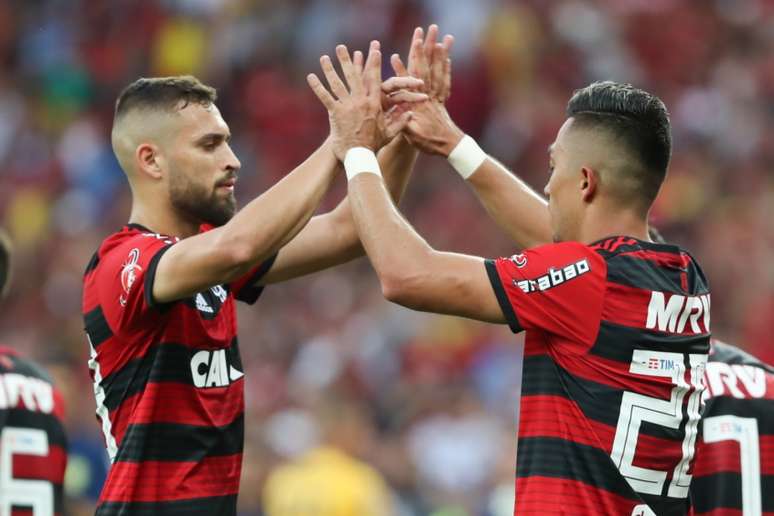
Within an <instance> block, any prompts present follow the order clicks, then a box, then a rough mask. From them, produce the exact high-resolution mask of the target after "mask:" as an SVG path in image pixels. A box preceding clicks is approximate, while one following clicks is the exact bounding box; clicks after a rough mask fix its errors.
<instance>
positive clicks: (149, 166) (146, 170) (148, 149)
mask: <svg viewBox="0 0 774 516" xmlns="http://www.w3.org/2000/svg"><path fill="white" fill-rule="evenodd" d="M134 155H135V158H136V159H137V166H138V168H139V170H140V172H141V173H143V174H146V175H148V176H150V177H152V178H153V179H161V177H162V175H163V174H162V167H161V164H162V162H163V158H162V157H161V155H160V153H159V148H158V147H157V146H156V145H154V144H152V143H141V144H140V145H138V146H137V150H135V153H134Z"/></svg>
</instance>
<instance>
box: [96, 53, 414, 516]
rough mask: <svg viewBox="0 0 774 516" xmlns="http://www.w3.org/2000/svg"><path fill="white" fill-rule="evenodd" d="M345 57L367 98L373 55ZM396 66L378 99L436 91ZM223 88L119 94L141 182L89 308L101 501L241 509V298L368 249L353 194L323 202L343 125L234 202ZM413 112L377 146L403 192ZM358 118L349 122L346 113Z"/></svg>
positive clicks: (341, 89)
mask: <svg viewBox="0 0 774 516" xmlns="http://www.w3.org/2000/svg"><path fill="white" fill-rule="evenodd" d="M337 56H338V59H339V61H340V63H341V64H342V66H343V68H344V70H345V72H346V74H347V81H346V83H345V82H342V81H340V80H339V79H338V77H337V76H335V73H334V72H333V64H332V62H331V60H330V58H328V57H327V56H325V57H324V58H323V59H322V60H321V64H322V68H323V71H324V72H325V73H326V75H328V76H329V81H330V82H329V83H330V84H331V85H332V87H333V88H334V89H335V91H336V92H337V95H338V98H339V100H340V101H341V102H342V103H344V104H346V105H347V106H348V107H349V108H351V109H352V110H354V111H358V110H360V111H364V110H365V106H364V105H363V103H362V102H360V99H359V97H358V96H357V95H351V94H350V92H349V90H348V88H352V84H355V83H354V82H353V81H355V80H356V79H359V77H360V76H362V75H364V74H371V75H372V74H373V67H374V66H378V63H376V62H375V61H374V60H373V59H372V60H369V61H367V62H366V63H365V65H364V64H363V57H362V54H361V53H359V52H357V53H355V55H354V58H351V57H350V55H349V53H348V51H347V49H346V48H345V47H343V46H340V47H339V48H337ZM421 85H422V81H420V80H417V79H412V78H394V79H391V80H389V81H386V82H385V83H384V84H381V83H380V85H379V88H378V91H377V92H375V95H376V97H377V98H378V99H379V102H380V103H384V104H385V107H387V108H389V107H390V105H389V103H390V102H403V101H412V100H417V99H424V98H426V95H425V94H421V93H412V92H408V91H405V90H402V88H406V87H421ZM215 101H216V95H215V90H214V89H212V88H210V87H208V86H206V85H204V84H202V83H201V82H199V81H198V80H196V79H195V78H193V77H168V78H155V79H139V80H137V81H135V82H134V83H132V84H131V85H129V86H128V87H127V88H126V89H125V90H124V91H123V92H122V93H121V95H120V96H119V98H118V101H117V102H116V109H115V117H114V121H113V129H112V144H113V149H114V151H115V154H116V156H117V158H118V161H119V163H120V164H121V167H122V169H123V170H124V172H125V173H126V176H127V178H128V180H129V186H130V188H131V191H132V211H131V214H130V215H129V223H128V224H127V225H126V226H125V227H124V228H122V229H121V230H119V231H117V232H116V233H114V234H113V235H111V236H109V237H107V238H106V239H105V240H104V242H103V243H102V245H101V246H100V248H99V250H98V251H97V252H96V254H95V255H94V257H93V258H92V260H91V262H90V263H89V265H88V267H87V270H86V273H85V277H84V295H83V313H84V319H85V324H86V332H87V335H88V338H89V343H90V349H91V360H90V361H89V367H90V370H91V373H92V377H93V380H94V393H95V397H96V401H97V415H98V418H99V421H100V424H101V426H102V430H103V434H104V437H105V443H106V446H107V451H108V454H109V456H110V460H111V462H112V465H111V468H110V471H109V473H108V477H107V480H106V482H105V485H104V488H103V490H102V494H101V496H100V501H99V505H98V508H97V514H99V515H112V514H116V515H118V514H164V515H170V514H180V515H233V514H235V512H236V497H237V493H238V490H239V477H240V470H241V459H242V446H243V434H244V417H243V413H244V394H243V389H244V380H243V374H244V373H243V371H244V369H243V367H242V363H241V360H240V356H239V347H238V343H237V324H236V314H235V302H236V301H242V302H246V303H254V302H255V301H256V300H257V299H258V296H259V295H260V293H261V291H262V289H263V286H264V285H266V284H269V283H276V282H279V281H283V280H287V279H289V278H293V277H297V276H300V275H303V274H308V273H310V272H313V271H317V270H320V269H323V268H326V267H329V266H332V265H335V264H338V263H342V262H344V261H347V260H349V259H352V258H354V257H356V256H358V255H360V254H361V253H362V249H361V247H360V244H359V242H358V239H357V234H356V232H355V229H354V226H353V222H352V219H351V215H350V207H349V203H348V201H346V200H344V201H342V202H341V203H340V204H339V205H338V206H337V207H336V208H335V209H334V210H333V211H331V212H330V213H327V214H324V215H321V216H318V217H314V218H313V219H311V220H310V217H311V216H312V213H313V212H314V211H315V209H316V208H317V206H318V204H319V203H320V200H321V199H322V197H323V195H324V194H325V192H326V191H327V189H328V187H329V186H330V184H331V183H332V181H333V180H334V178H335V177H336V176H337V175H339V173H340V170H341V166H340V165H339V159H340V158H343V155H337V154H336V150H337V149H338V148H341V146H342V145H341V144H339V142H338V140H339V138H340V137H341V135H342V134H343V135H347V134H348V132H349V131H351V130H353V128H348V127H341V126H340V125H338V122H336V123H334V124H333V125H332V126H331V136H330V138H329V139H328V140H326V141H325V143H323V145H322V146H321V147H320V148H319V149H317V150H316V151H315V152H314V153H312V155H311V156H310V157H309V158H308V159H307V160H306V161H305V162H304V163H302V164H301V165H299V166H298V167H297V168H296V169H295V170H293V171H292V172H291V173H289V174H288V175H287V176H286V177H285V178H284V179H282V180H281V181H279V182H278V183H277V184H276V185H274V186H273V187H272V188H270V189H269V190H268V191H267V192H265V193H264V194H263V195H261V196H259V197H257V198H256V199H254V200H253V201H252V202H250V203H249V204H247V205H246V206H245V207H244V208H242V209H241V210H239V211H236V203H235V200H234V189H235V187H236V183H237V179H238V176H239V172H240V162H239V160H238V159H237V157H236V156H235V155H234V153H233V151H232V149H231V146H230V143H229V142H230V138H231V133H230V131H229V127H228V125H227V124H226V122H225V121H224V120H223V118H222V117H221V115H220V112H219V111H218V108H217V106H216V104H215ZM406 120H407V118H406V115H405V113H403V114H402V113H401V112H395V116H394V117H381V116H380V119H379V121H378V124H379V125H380V127H382V129H383V130H384V132H383V133H382V134H383V136H384V139H383V140H382V141H380V142H379V144H378V145H379V147H380V148H381V151H380V154H379V158H380V159H381V160H382V164H383V166H384V167H385V169H386V170H387V171H388V172H387V175H389V176H390V180H389V182H390V185H391V188H392V191H393V193H394V194H395V196H396V198H398V197H399V196H400V193H401V192H402V190H403V188H404V186H405V183H406V180H407V177H408V171H409V170H410V168H411V166H412V164H413V161H414V159H415V157H416V151H414V150H413V149H412V148H411V147H410V146H408V145H407V144H406V142H405V140H404V139H403V138H396V139H395V140H393V141H392V143H390V144H389V145H387V142H388V141H389V140H390V139H391V136H393V135H394V134H396V133H397V131H398V130H399V129H400V127H401V126H402V124H405V122H406ZM344 123H345V124H346V122H344Z"/></svg>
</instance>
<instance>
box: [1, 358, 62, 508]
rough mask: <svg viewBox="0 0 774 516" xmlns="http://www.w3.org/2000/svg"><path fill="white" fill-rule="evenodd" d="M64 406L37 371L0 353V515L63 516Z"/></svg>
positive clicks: (31, 364) (45, 375)
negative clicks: (61, 515) (32, 515)
mask: <svg viewBox="0 0 774 516" xmlns="http://www.w3.org/2000/svg"><path fill="white" fill-rule="evenodd" d="M63 418H64V403H63V401H62V395H61V393H60V392H59V390H57V389H56V388H55V387H54V384H53V382H52V381H51V377H50V376H49V375H48V373H46V372H45V371H44V370H43V369H42V368H41V367H40V366H38V365H37V364H35V363H34V362H32V361H31V360H26V359H24V358H22V357H21V356H19V355H18V354H16V352H14V351H13V350H11V349H9V348H0V514H2V515H4V516H5V515H9V516H15V515H17V514H18V515H20V516H21V515H22V514H34V515H35V516H53V515H55V514H56V515H60V514H63V507H62V504H63V495H62V483H63V481H64V474H65V467H66V466H67V438H66V436H65V430H64V424H63Z"/></svg>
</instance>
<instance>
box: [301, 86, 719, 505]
mask: <svg viewBox="0 0 774 516" xmlns="http://www.w3.org/2000/svg"><path fill="white" fill-rule="evenodd" d="M375 82H376V81H375V80H372V81H371V86H370V89H371V91H372V90H373V88H374V86H373V84H374V83H375ZM315 92H316V93H317V95H318V98H320V100H321V102H322V103H323V104H324V105H325V107H326V108H327V110H328V113H329V115H330V117H331V119H332V120H333V123H337V124H344V122H345V121H347V123H351V119H352V118H355V119H359V120H360V121H361V123H360V124H353V125H357V126H358V127H359V131H358V133H357V135H355V134H354V133H350V134H351V136H352V138H350V139H347V142H348V143H350V144H351V145H352V146H351V147H350V148H349V149H347V150H346V152H345V161H344V163H345V169H346V172H347V177H348V179H349V194H348V198H349V201H350V206H351V207H352V213H353V216H354V219H355V223H356V226H357V229H358V233H359V235H360V238H361V241H362V243H363V246H364V247H365V249H366V252H367V254H368V256H369V259H370V260H371V263H372V264H373V266H374V269H375V270H376V273H377V275H378V276H379V280H380V282H381V286H382V291H383V292H384V295H385V297H386V298H387V299H389V300H391V301H393V302H396V303H399V304H401V305H404V306H407V307H409V308H413V309H416V310H423V311H429V312H437V313H445V314H453V315H460V316H464V317H469V318H473V319H478V320H482V321H490V322H495V323H508V324H509V326H510V327H511V329H512V330H513V331H514V332H520V331H523V330H526V345H525V359H524V376H523V384H522V401H521V409H520V410H521V417H520V428H519V443H518V450H519V453H518V457H517V460H518V465H517V472H516V475H517V480H516V508H515V510H516V512H517V513H518V514H529V513H532V514H560V513H572V514H627V515H629V514H632V515H638V516H639V515H650V514H685V512H686V511H687V509H688V486H689V484H690V479H691V477H690V474H689V470H690V466H691V463H692V461H693V454H694V448H695V439H696V432H697V424H698V422H699V404H700V396H701V377H702V374H703V370H704V365H705V364H706V360H707V353H708V351H709V325H710V316H709V305H710V298H709V289H708V286H707V281H706V279H705V277H704V274H703V273H702V271H701V269H700V268H699V266H698V264H697V263H696V261H695V260H694V259H693V258H692V257H691V256H690V255H689V254H688V253H687V252H686V251H684V250H682V249H680V248H679V247H677V246H672V245H665V244H656V243H653V242H651V241H649V239H648V231H647V229H648V224H647V215H648V211H649V209H650V206H651V205H652V203H653V201H654V199H655V197H656V194H657V192H658V190H659V188H660V185H661V183H662V182H663V180H664V177H665V175H666V171H667V166H668V163H669V158H670V154H671V135H670V126H669V119H668V115H667V111H666V108H665V106H664V104H663V103H662V102H661V100H659V99H658V98H657V97H655V96H653V95H651V94H649V93H647V92H645V91H642V90H639V89H636V88H633V87H632V86H630V85H623V84H616V83H612V82H604V83H595V84H592V85H590V86H588V87H586V88H583V89H581V90H578V91H576V92H575V94H574V95H573V96H572V98H571V99H570V101H569V103H568V106H567V115H568V117H567V120H566V121H565V123H564V124H563V125H562V127H561V128H560V129H559V131H558V134H557V136H556V139H555V141H554V143H553V144H552V145H551V148H550V152H549V161H550V170H551V174H550V177H549V180H548V184H547V186H546V187H545V194H546V195H547V196H548V198H549V200H548V213H549V214H550V217H548V219H547V223H546V218H545V213H546V211H545V202H544V201H542V200H541V199H540V198H539V197H538V196H537V195H535V194H534V193H531V192H529V191H528V189H526V188H525V187H523V184H517V185H516V186H517V188H516V190H518V192H519V193H518V194H516V195H513V196H512V197H511V198H506V196H508V195H509V193H510V192H511V191H512V190H514V189H513V188H508V187H504V188H501V189H500V190H499V194H498V193H497V192H493V196H494V197H497V202H496V203H495V206H488V208H494V209H493V210H491V211H494V212H495V213H496V214H499V215H502V213H505V212H508V213H511V214H513V213H515V212H521V213H523V214H524V217H522V218H521V219H517V220H512V221H509V225H510V226H512V227H514V228H515V229H517V231H514V236H515V237H518V239H517V241H521V242H523V243H524V244H525V245H531V244H532V243H540V242H544V241H546V240H547V239H548V238H551V239H552V240H553V241H554V242H555V243H551V244H546V245H540V246H538V247H534V248H530V249H527V250H526V251H524V252H523V253H521V254H517V255H514V256H512V257H510V258H501V259H498V260H485V259H483V258H479V257H474V256H465V255H460V254H454V253H444V252H439V251H436V250H435V249H433V248H431V247H430V246H429V245H428V244H427V243H426V242H425V241H424V240H423V239H422V238H421V237H420V236H419V235H418V234H417V233H416V232H415V231H414V230H413V228H412V227H411V226H410V225H409V224H408V222H407V221H406V220H405V219H404V218H403V217H402V216H401V215H400V213H399V212H398V211H397V209H396V208H395V206H394V204H393V203H392V202H391V200H390V199H389V196H388V195H387V190H386V189H385V187H384V183H383V180H382V178H381V174H380V171H379V164H378V162H377V160H376V158H375V156H374V154H373V150H374V149H376V147H377V144H378V141H379V140H380V139H381V137H382V136H381V130H380V128H379V127H378V126H377V124H374V123H372V122H369V120H370V119H372V118H376V117H377V115H378V113H379V112H380V110H381V106H380V105H379V104H378V103H376V102H373V101H371V102H370V103H369V105H370V108H371V110H372V112H371V114H369V115H368V117H365V118H361V117H362V115H361V114H360V113H357V112H355V111H354V110H351V109H349V108H347V106H346V105H344V104H343V103H342V102H341V101H337V100H336V99H335V98H334V97H333V96H331V95H330V94H329V93H328V92H327V91H325V90H324V89H321V88H316V89H315ZM412 109H414V112H412V113H411V117H412V119H411V121H410V122H409V125H408V131H409V135H410V137H411V140H412V142H414V143H415V144H416V145H417V146H419V147H420V148H423V149H425V150H428V149H437V151H436V152H440V153H442V154H444V155H446V156H447V157H448V158H449V160H450V162H451V163H452V165H453V166H454V167H455V168H456V169H457V171H458V172H459V173H460V174H461V175H463V176H464V177H466V178H469V177H471V176H474V177H475V175H477V174H479V173H482V172H483V173H484V174H485V175H490V176H491V175H493V174H491V172H492V169H493V168H494V169H496V170H495V171H494V172H495V175H497V177H502V175H501V174H499V172H500V170H499V168H500V167H499V165H497V164H496V163H495V162H493V161H492V160H491V159H489V157H488V156H487V155H486V154H485V153H484V152H483V151H482V150H481V149H480V148H479V147H478V146H477V145H476V144H475V142H474V141H473V140H472V139H470V138H469V137H464V138H463V135H462V133H461V131H459V129H457V128H456V127H455V126H454V124H453V122H452V121H451V119H450V118H449V117H448V115H447V114H446V113H445V110H443V106H442V104H441V103H438V102H435V103H433V102H425V103H422V104H420V105H417V106H414V108H412ZM487 171H488V172H487ZM511 184H514V183H513V182H511ZM518 203H523V205H522V206H520V207H518V208H514V207H512V206H508V205H509V204H518ZM485 204H486V203H485ZM498 206H505V208H504V210H503V211H502V212H498V211H497V208H498ZM514 210H515V211H514ZM531 211H534V212H533V213H531ZM532 221H534V222H535V223H534V227H533V226H532V224H531V223H532Z"/></svg>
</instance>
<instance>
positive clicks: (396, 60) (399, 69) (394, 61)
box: [390, 54, 409, 77]
mask: <svg viewBox="0 0 774 516" xmlns="http://www.w3.org/2000/svg"><path fill="white" fill-rule="evenodd" d="M390 64H391V65H392V69H393V71H394V72H395V75H397V76H398V77H405V76H407V75H408V74H409V73H408V70H406V66H405V65H404V64H403V61H401V60H400V56H399V55H398V54H392V55H391V56H390Z"/></svg>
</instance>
